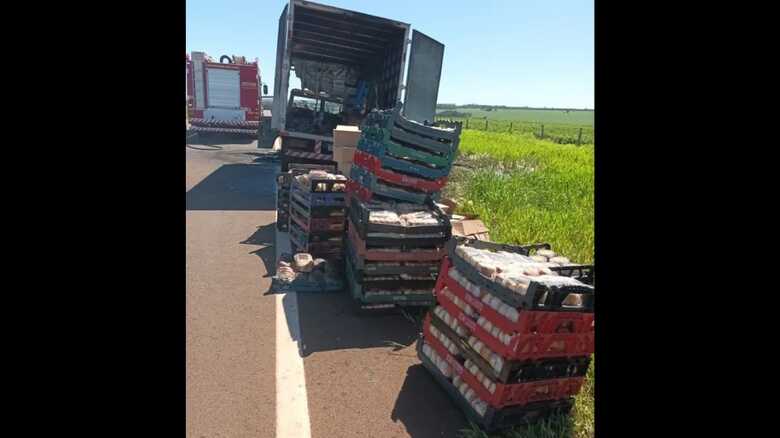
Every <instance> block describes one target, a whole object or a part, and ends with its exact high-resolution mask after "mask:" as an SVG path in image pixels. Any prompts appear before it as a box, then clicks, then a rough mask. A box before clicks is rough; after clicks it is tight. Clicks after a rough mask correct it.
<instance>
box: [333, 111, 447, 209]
mask: <svg viewBox="0 0 780 438" xmlns="http://www.w3.org/2000/svg"><path fill="white" fill-rule="evenodd" d="M400 111H401V109H400V106H397V107H396V108H394V109H392V110H385V111H377V110H375V111H372V112H371V113H369V114H368V115H367V116H366V119H365V120H364V122H363V126H362V127H361V131H362V134H361V137H360V140H359V141H358V146H357V150H356V151H355V155H354V157H353V162H352V170H351V173H350V182H349V184H348V191H349V192H350V193H351V194H354V195H355V196H357V197H359V198H360V199H362V200H364V201H368V200H371V199H375V200H390V201H402V202H411V203H416V204H422V203H424V202H425V200H426V199H429V198H430V199H433V200H436V199H438V198H439V192H440V191H441V189H442V188H443V187H444V185H445V184H447V177H448V176H449V174H450V169H451V168H452V162H453V160H454V159H455V154H456V152H457V149H458V144H459V142H460V131H461V125H460V123H452V124H447V125H443V126H428V125H422V124H420V123H417V122H414V121H411V120H407V119H406V118H404V117H403V116H402V115H401V113H400Z"/></svg>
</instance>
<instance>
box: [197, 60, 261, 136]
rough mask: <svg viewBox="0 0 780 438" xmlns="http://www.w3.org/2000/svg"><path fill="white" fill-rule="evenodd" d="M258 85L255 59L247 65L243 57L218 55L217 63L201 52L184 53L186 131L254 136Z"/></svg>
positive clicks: (257, 125) (257, 123) (258, 114)
mask: <svg viewBox="0 0 780 438" xmlns="http://www.w3.org/2000/svg"><path fill="white" fill-rule="evenodd" d="M260 84H261V82H260V67H259V65H258V61H257V58H255V60H254V62H247V61H246V58H244V57H243V56H227V55H222V56H221V57H220V59H219V62H217V61H215V60H214V59H213V58H212V57H210V56H208V55H207V54H206V53H204V52H192V56H190V55H189V54H187V114H188V116H189V119H190V120H189V122H190V130H191V131H193V132H218V133H227V134H241V135H249V136H252V137H257V136H258V135H259V134H260V132H261V130H260V118H261V115H262V111H263V108H262V101H261V96H260ZM265 94H267V92H266V93H265Z"/></svg>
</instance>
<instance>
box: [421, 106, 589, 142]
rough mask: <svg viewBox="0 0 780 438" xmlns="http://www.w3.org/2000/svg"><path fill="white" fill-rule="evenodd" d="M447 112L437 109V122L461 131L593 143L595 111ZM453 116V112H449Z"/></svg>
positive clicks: (464, 108) (496, 110)
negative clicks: (451, 123)
mask: <svg viewBox="0 0 780 438" xmlns="http://www.w3.org/2000/svg"><path fill="white" fill-rule="evenodd" d="M447 111H453V110H448V109H439V110H437V116H436V118H437V119H438V120H452V121H459V122H462V123H463V127H464V128H468V129H474V130H479V131H489V132H507V133H519V134H533V135H534V136H536V137H537V138H543V139H547V140H550V141H552V142H554V143H561V144H578V143H579V144H588V143H591V144H592V143H594V135H595V133H594V128H593V119H594V114H595V113H594V111H569V112H566V111H560V110H526V109H495V110H492V111H485V110H483V109H478V108H468V107H458V108H457V109H455V110H454V111H456V112H457V113H460V114H465V113H469V114H471V116H470V117H462V116H461V117H454V116H452V115H447V114H448V113H447ZM450 114H452V113H450Z"/></svg>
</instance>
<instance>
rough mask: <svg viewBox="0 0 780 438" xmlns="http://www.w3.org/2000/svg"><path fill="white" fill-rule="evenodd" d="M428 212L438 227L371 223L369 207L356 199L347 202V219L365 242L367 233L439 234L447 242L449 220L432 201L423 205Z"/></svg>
mask: <svg viewBox="0 0 780 438" xmlns="http://www.w3.org/2000/svg"><path fill="white" fill-rule="evenodd" d="M424 205H425V206H426V207H428V210H429V211H430V212H431V213H432V214H433V215H434V216H435V217H436V219H437V220H438V222H439V223H438V225H417V226H403V225H390V224H377V223H371V221H370V220H369V219H370V215H371V207H372V205H369V204H367V203H365V202H363V201H361V200H360V199H358V198H355V197H351V198H350V200H349V218H350V219H351V220H352V224H353V225H354V226H355V229H356V230H357V232H358V235H360V237H361V238H362V239H363V240H365V239H366V237H367V236H368V234H369V233H393V234H402V235H410V236H412V237H413V236H414V235H416V234H435V233H441V235H442V237H443V238H444V239H445V240H448V239H449V238H450V236H451V234H452V224H451V223H450V218H449V217H448V216H447V215H446V214H445V213H444V212H443V211H442V210H441V208H439V206H438V205H436V203H434V202H433V200H430V199H429V200H427V201H426V203H425V204H424Z"/></svg>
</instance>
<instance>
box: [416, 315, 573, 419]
mask: <svg viewBox="0 0 780 438" xmlns="http://www.w3.org/2000/svg"><path fill="white" fill-rule="evenodd" d="M430 325H431V322H430V315H428V316H427V317H426V319H425V321H424V322H423V337H424V339H425V342H426V343H428V345H430V346H431V347H433V349H434V350H436V352H437V353H438V354H439V356H441V357H443V358H444V359H445V360H446V361H447V363H449V364H450V367H452V370H453V372H454V373H456V374H457V375H459V376H460V377H461V379H463V380H464V381H465V382H466V383H468V385H469V386H470V387H471V388H473V389H474V391H475V392H476V393H477V395H478V396H479V398H481V399H482V400H484V401H486V402H487V403H488V404H489V405H490V406H493V407H495V408H503V407H506V406H524V405H527V404H529V403H533V402H541V401H554V400H561V399H568V398H569V397H572V396H575V395H577V393H578V392H579V391H580V388H582V384H583V383H584V381H585V378H584V377H562V378H554V379H544V380H536V381H532V382H523V383H512V384H508V383H502V382H498V381H495V379H491V380H493V383H495V385H496V388H495V390H494V392H492V393H491V392H490V391H489V390H488V389H487V388H486V387H485V385H483V384H482V382H480V381H479V379H478V378H477V376H476V375H474V374H472V373H471V371H470V370H469V369H468V368H466V366H465V360H459V359H457V358H456V357H454V356H452V355H451V354H450V352H449V351H447V349H446V348H445V347H444V345H442V344H441V342H440V341H439V340H438V339H437V338H436V337H435V336H433V334H432V333H431V332H430ZM488 378H490V376H488Z"/></svg>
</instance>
